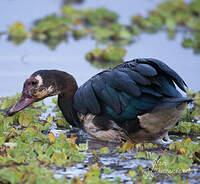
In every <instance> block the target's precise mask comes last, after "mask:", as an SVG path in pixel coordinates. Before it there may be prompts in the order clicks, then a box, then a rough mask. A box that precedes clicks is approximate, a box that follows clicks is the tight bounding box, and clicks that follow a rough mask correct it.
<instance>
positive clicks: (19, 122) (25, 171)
mask: <svg viewBox="0 0 200 184" xmlns="http://www.w3.org/2000/svg"><path fill="white" fill-rule="evenodd" d="M18 96H19V95H17V96H15V97H13V98H11V97H6V98H3V99H1V103H0V109H1V111H0V161H1V162H0V173H1V174H0V182H1V183H7V182H11V183H23V182H28V183H39V181H46V182H51V183H60V181H62V182H63V181H65V179H61V180H55V178H53V175H54V173H53V172H51V171H49V170H47V168H46V167H47V166H48V167H49V168H52V167H54V166H55V165H56V166H57V167H63V166H65V167H69V166H71V165H73V164H75V163H77V162H82V161H83V159H84V157H85V156H84V155H82V154H80V153H79V152H80V151H82V150H87V147H85V144H84V145H80V146H79V145H77V144H76V143H75V139H74V138H73V137H71V138H67V136H66V135H65V134H59V137H55V136H54V135H53V134H52V133H49V134H48V136H47V135H45V134H44V133H43V132H44V131H46V130H48V129H49V127H50V125H51V123H52V118H47V119H46V120H45V119H44V120H41V119H40V116H41V114H42V112H44V111H45V110H46V108H47V107H46V106H45V105H44V104H43V103H36V104H35V105H32V107H30V108H27V109H26V110H24V111H23V112H20V113H18V114H17V115H15V116H13V117H7V116H6V115H5V112H6V111H7V110H8V109H9V108H10V107H11V106H12V105H13V104H14V103H15V102H16V99H17V97H18ZM24 127H27V128H24ZM13 166H14V167H13ZM30 171H31V173H30ZM39 173H40V174H41V173H43V175H41V176H39ZM45 176H46V177H48V178H46V177H45ZM44 177H45V178H44Z"/></svg>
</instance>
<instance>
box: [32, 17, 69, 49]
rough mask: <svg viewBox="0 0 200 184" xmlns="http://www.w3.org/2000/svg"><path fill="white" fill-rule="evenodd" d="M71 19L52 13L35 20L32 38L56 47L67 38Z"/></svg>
mask: <svg viewBox="0 0 200 184" xmlns="http://www.w3.org/2000/svg"><path fill="white" fill-rule="evenodd" d="M69 23H70V21H69V19H67V18H65V17H59V16H56V15H50V16H47V17H45V18H44V19H40V20H38V21H36V22H35V26H33V27H32V28H31V34H32V39H34V40H36V41H39V42H43V43H45V44H46V45H48V46H50V48H52V49H54V48H55V47H56V46H57V45H58V44H59V43H60V42H62V41H66V40H67V33H68V31H69V29H70V28H69Z"/></svg>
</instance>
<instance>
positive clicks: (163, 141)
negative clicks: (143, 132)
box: [154, 132, 173, 146]
mask: <svg viewBox="0 0 200 184" xmlns="http://www.w3.org/2000/svg"><path fill="white" fill-rule="evenodd" d="M172 142H173V140H171V139H170V138H169V135H168V132H167V133H166V134H165V135H164V137H163V138H162V139H157V140H155V141H154V143H156V144H159V145H163V146H167V145H169V144H171V143H172Z"/></svg>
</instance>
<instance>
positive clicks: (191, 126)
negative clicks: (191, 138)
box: [170, 121, 200, 135]
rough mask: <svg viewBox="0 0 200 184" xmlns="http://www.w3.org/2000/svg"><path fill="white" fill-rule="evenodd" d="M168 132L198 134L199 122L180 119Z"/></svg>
mask: <svg viewBox="0 0 200 184" xmlns="http://www.w3.org/2000/svg"><path fill="white" fill-rule="evenodd" d="M170 133H183V134H198V135H200V124H199V123H193V122H185V121H181V122H179V124H178V125H177V126H175V127H174V128H172V129H171V131H170Z"/></svg>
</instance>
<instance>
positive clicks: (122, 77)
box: [74, 59, 186, 122]
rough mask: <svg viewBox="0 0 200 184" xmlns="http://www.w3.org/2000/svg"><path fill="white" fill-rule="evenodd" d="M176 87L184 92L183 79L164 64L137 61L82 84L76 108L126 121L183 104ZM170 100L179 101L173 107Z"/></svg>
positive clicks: (77, 93)
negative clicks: (155, 110)
mask: <svg viewBox="0 0 200 184" xmlns="http://www.w3.org/2000/svg"><path fill="white" fill-rule="evenodd" d="M175 84H176V85H177V86H179V87H180V89H182V90H183V91H185V87H186V84H185V82H184V81H183V79H182V78H181V77H180V76H179V75H178V74H177V73H176V72H175V71H173V70H172V69H171V68H169V67H168V66H167V65H166V64H164V63H163V62H161V61H159V60H156V59H135V60H132V61H127V62H124V63H122V64H120V65H118V66H117V67H115V68H114V69H109V70H106V71H104V72H101V73H99V74H97V75H95V76H94V77H92V78H91V79H90V80H89V81H87V82H86V83H85V84H83V85H82V86H81V87H80V88H79V89H78V91H77V92H76V93H75V96H74V108H75V110H77V111H80V112H82V113H84V114H87V113H92V114H101V113H104V114H109V115H110V116H111V117H112V118H113V119H115V121H118V122H123V121H126V120H129V119H133V118H136V117H137V116H138V115H142V114H145V113H147V112H151V111H153V110H154V109H157V110H158V109H160V108H167V107H172V106H176V105H177V104H178V103H179V102H182V101H184V97H182V95H181V93H180V92H179V91H178V90H177V89H176V86H175ZM170 97H171V98H173V99H176V100H175V101H174V103H173V104H172V103H169V102H168V100H170ZM83 99H84V100H83ZM83 101H84V102H83ZM161 104H162V105H161Z"/></svg>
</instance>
